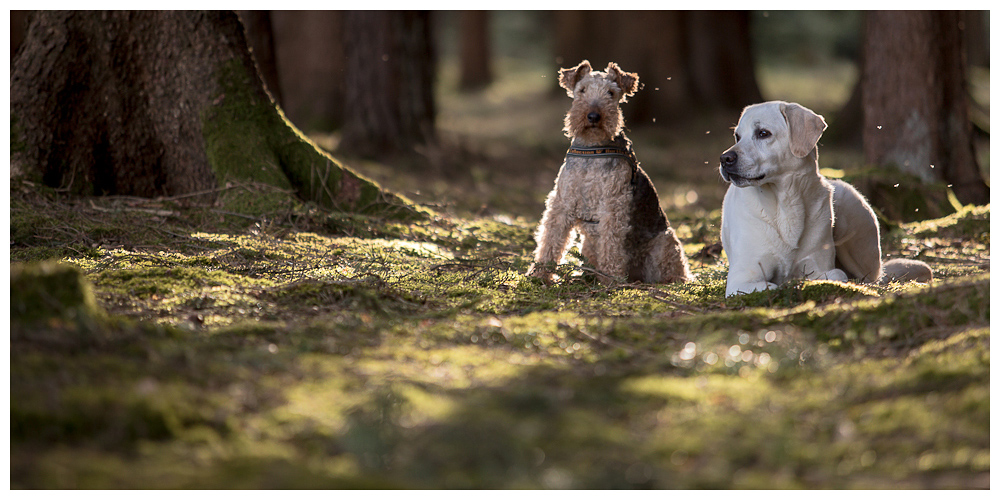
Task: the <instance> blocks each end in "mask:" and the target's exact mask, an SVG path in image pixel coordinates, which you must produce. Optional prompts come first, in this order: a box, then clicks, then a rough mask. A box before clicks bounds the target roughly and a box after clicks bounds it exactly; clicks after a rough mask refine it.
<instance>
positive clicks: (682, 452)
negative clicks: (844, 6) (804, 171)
mask: <svg viewBox="0 0 1000 500" xmlns="http://www.w3.org/2000/svg"><path fill="white" fill-rule="evenodd" d="M498 64H499V65H500V66H499V67H500V68H501V69H503V72H498V74H502V75H503V74H510V75H513V76H512V77H511V78H510V79H506V80H502V81H499V82H497V84H496V85H494V86H493V87H491V88H490V90H488V91H486V92H485V93H483V94H480V95H475V94H456V93H454V92H445V93H443V98H442V100H441V107H442V111H441V115H442V116H441V120H440V127H441V132H442V133H441V135H442V138H443V139H442V143H443V144H442V146H441V147H442V151H440V152H439V153H443V154H430V155H428V158H430V157H433V158H438V159H439V160H440V161H439V162H435V161H430V162H429V164H426V162H425V164H421V163H420V162H416V161H415V162H414V164H415V165H416V166H412V165H411V166H400V165H380V164H376V163H364V162H359V161H353V160H351V163H350V164H351V165H358V166H360V167H359V168H360V169H361V170H362V171H364V172H365V174H366V175H371V176H372V177H373V178H374V179H375V180H376V181H378V182H379V184H381V185H383V186H386V187H387V188H389V189H391V190H392V191H394V192H398V193H401V194H403V195H405V196H406V197H407V198H409V199H414V200H417V201H418V202H422V203H428V204H430V205H433V208H434V213H435V214H437V215H433V214H432V213H431V212H430V211H428V212H427V217H426V218H423V219H421V220H417V221H413V222H403V221H399V220H394V219H390V218H380V217H377V216H373V215H370V214H369V215H358V214H344V213H339V212H331V211H329V210H327V209H325V208H323V207H321V206H319V205H317V204H316V203H314V202H303V201H301V200H300V199H298V198H297V197H295V196H294V195H293V193H292V192H291V191H290V189H288V187H287V186H284V187H281V186H277V187H275V186H270V185H265V184H260V183H255V182H251V181H247V180H241V178H240V177H238V176H234V177H232V178H231V179H229V180H228V181H227V183H226V184H225V185H222V186H220V192H219V198H218V202H217V203H216V204H214V205H212V206H189V205H188V204H186V203H185V200H184V199H157V200H145V199H136V198H126V197H105V198H65V197H64V196H63V195H61V194H60V193H57V192H55V191H52V190H47V189H44V188H42V187H39V186H37V185H33V184H30V183H27V182H16V181H14V182H12V186H11V199H10V209H11V210H10V213H11V240H12V244H11V248H10V255H11V294H12V299H11V310H12V321H11V333H10V392H11V396H10V401H11V411H10V418H11V431H10V436H11V439H10V441H11V443H10V455H11V466H10V470H11V474H10V477H11V486H12V487H13V488H136V489H146V488H168V489H169V488H206V489H216V488H321V489H325V488H380V489H381V488H596V489H605V488H988V487H989V472H990V464H989V452H990V450H989V438H990V432H989V423H990V411H989V402H990V401H989V361H990V360H989V352H990V349H989V347H990V336H989V326H990V317H989V299H990V294H989V285H990V275H989V257H990V235H989V219H990V215H989V207H988V206H987V207H965V208H962V209H960V210H958V211H957V212H956V213H954V214H951V215H948V216H946V217H943V218H939V219H934V220H927V221H917V222H912V223H902V224H901V223H895V222H890V223H888V224H887V225H886V229H885V231H884V233H883V252H884V253H885V254H887V257H907V258H915V259H919V260H922V261H924V262H926V263H928V264H929V265H931V267H932V268H933V269H934V273H935V276H936V279H935V281H934V283H933V284H931V285H918V284H909V285H891V286H887V287H875V286H868V285H861V284H837V283H825V282H807V283H791V284H788V285H786V286H784V287H781V288H779V289H777V290H770V291H765V292H758V293H754V294H750V295H746V296H740V297H734V298H725V297H724V291H725V279H726V260H725V255H724V254H721V255H720V251H719V250H718V249H717V247H715V244H717V243H718V241H719V240H718V231H719V229H718V228H719V223H720V210H719V207H720V206H721V200H722V193H724V190H725V185H724V184H723V183H722V182H721V181H719V179H718V172H717V170H716V168H715V167H714V166H712V162H713V161H717V160H715V158H717V155H718V153H719V152H721V151H723V150H724V149H725V147H727V144H728V143H729V142H731V138H730V134H731V131H729V130H728V129H727V128H726V127H728V126H730V125H732V123H731V122H734V121H735V118H736V117H735V116H732V117H727V118H726V119H723V120H713V119H709V118H707V117H705V118H696V119H693V120H694V121H693V122H691V123H685V124H683V125H678V126H676V127H674V128H669V127H668V126H666V125H663V126H660V125H659V123H658V124H657V127H641V126H635V128H634V130H633V131H632V132H630V134H631V137H632V139H633V141H635V142H636V144H637V148H639V150H638V154H639V157H640V160H641V161H642V164H643V168H644V169H646V170H647V172H649V174H650V176H651V178H652V179H653V182H654V184H655V185H656V186H657V189H658V192H659V194H660V198H661V202H662V205H663V207H664V209H665V210H666V212H667V215H668V217H669V219H670V221H671V224H672V225H673V227H674V228H675V229H676V230H677V233H678V235H679V236H680V238H681V240H682V241H683V242H684V244H685V252H686V253H687V255H688V258H689V261H690V263H691V266H692V270H693V271H694V272H695V273H697V274H698V279H697V280H696V281H694V282H692V283H688V284H680V285H658V286H651V285H635V284H624V283H620V284H616V285H613V286H603V285H601V284H600V283H599V282H598V281H597V280H595V279H593V278H592V277H590V276H587V275H586V274H584V273H582V272H581V270H580V267H579V263H580V262H579V254H578V253H577V252H575V251H573V252H571V257H570V258H569V259H568V263H567V264H566V265H565V266H562V267H561V268H560V269H559V272H560V275H561V276H562V281H561V282H560V283H559V284H558V285H556V286H551V287H545V286H543V285H542V284H541V283H540V282H538V281H536V280H533V279H528V278H526V277H524V272H525V271H526V269H527V267H528V265H529V263H530V259H531V253H532V251H533V250H534V241H533V237H532V234H533V232H534V229H535V224H537V221H538V218H539V217H540V215H541V210H542V201H543V200H544V196H545V194H546V193H547V191H548V190H549V189H551V186H552V180H553V179H554V178H555V174H556V170H557V168H558V166H559V159H560V157H561V155H562V153H563V152H564V150H565V149H564V148H565V137H563V136H562V133H561V132H560V129H561V127H562V123H561V115H562V114H563V113H564V112H565V107H566V105H567V104H568V101H567V100H565V98H563V97H561V96H560V97H558V98H553V97H552V95H551V92H550V91H551V89H550V88H549V86H547V85H542V84H540V83H539V81H538V80H537V79H536V80H530V79H526V78H523V75H524V74H525V73H531V72H533V73H531V74H548V75H551V74H553V73H552V72H553V70H551V68H547V67H546V68H542V69H538V68H534V67H532V68H528V70H525V71H521V73H516V72H515V70H517V67H516V66H512V65H510V62H509V61H506V60H503V59H500V60H498ZM444 69H445V71H443V73H442V74H443V75H444V78H443V81H442V83H441V85H442V86H444V87H447V88H450V87H449V86H453V85H454V82H452V81H451V80H449V78H452V79H457V76H456V75H457V72H455V71H454V68H451V67H447V66H446V67H445V68H444ZM529 70H530V71H529ZM448 75H452V76H448ZM518 75H521V76H520V77H519V76H518ZM764 81H772V82H773V81H776V80H774V79H773V78H772V79H766V78H765V79H764ZM523 82H529V83H528V84H522V83H523ZM525 85H528V86H527V87H526V86H525ZM504 92H507V94H505V93H504ZM508 94H510V95H508ZM770 97H771V98H780V96H770ZM227 100H228V98H227ZM470 109H471V110H472V112H467V113H465V114H462V113H461V110H466V111H469V110H470ZM525 114H530V115H531V116H532V119H531V120H530V121H524V120H514V119H512V117H516V116H519V115H520V116H524V115H525ZM698 120H702V121H698ZM661 122H662V120H661ZM720 123H721V125H720ZM706 132H711V133H706ZM462 134H465V135H462ZM456 138H459V139H456ZM317 142H320V141H317ZM525 144H527V145H528V146H527V147H525ZM987 146H988V144H987ZM822 158H824V160H823V162H824V163H823V165H824V167H827V168H836V169H843V170H845V171H846V175H851V174H853V173H855V172H861V171H863V166H861V165H860V164H859V162H858V160H857V154H856V152H852V151H850V150H848V151H843V150H838V149H836V148H834V147H829V148H827V147H825V146H824V153H823V155H822ZM985 158H987V159H988V151H987V153H986V156H985ZM274 161H275V162H277V163H278V164H280V163H281V161H282V160H281V159H280V158H279V159H275V160H274ZM984 166H988V162H987V163H986V164H984ZM43 302H44V303H45V304H49V305H50V306H52V308H51V309H46V308H39V304H41V303H43Z"/></svg>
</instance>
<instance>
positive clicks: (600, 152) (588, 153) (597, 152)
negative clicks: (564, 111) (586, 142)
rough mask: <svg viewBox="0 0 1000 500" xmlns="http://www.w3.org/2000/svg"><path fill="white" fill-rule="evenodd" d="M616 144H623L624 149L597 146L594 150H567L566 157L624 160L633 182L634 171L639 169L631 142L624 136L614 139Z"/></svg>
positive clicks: (613, 146) (612, 146) (615, 146)
mask: <svg viewBox="0 0 1000 500" xmlns="http://www.w3.org/2000/svg"><path fill="white" fill-rule="evenodd" d="M615 142H616V143H624V144H625V147H621V146H617V145H611V146H598V147H594V148H573V147H571V148H569V149H567V150H566V156H567V157H570V156H576V157H581V158H624V159H625V161H627V162H628V164H629V166H631V167H632V178H633V180H635V171H636V170H638V169H639V160H638V159H636V157H635V151H633V150H632V141H629V140H628V139H627V138H625V137H624V136H618V137H615Z"/></svg>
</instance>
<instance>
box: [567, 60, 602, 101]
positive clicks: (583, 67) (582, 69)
mask: <svg viewBox="0 0 1000 500" xmlns="http://www.w3.org/2000/svg"><path fill="white" fill-rule="evenodd" d="M593 69H594V68H591V67H590V61H588V60H586V59H584V60H583V62H581V63H580V64H577V65H576V66H574V67H572V68H569V69H566V68H562V69H560V70H559V86H560V87H562V88H564V89H566V94H567V95H568V96H570V97H573V89H574V88H576V83H577V82H579V81H580V79H581V78H583V77H585V76H587V75H589V74H590V72H591V70H593Z"/></svg>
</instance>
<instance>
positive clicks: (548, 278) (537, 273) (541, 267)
mask: <svg viewBox="0 0 1000 500" xmlns="http://www.w3.org/2000/svg"><path fill="white" fill-rule="evenodd" d="M554 271H555V266H553V265H552V264H551V263H543V264H539V263H537V262H536V263H534V264H532V265H531V267H530V268H528V272H527V273H525V274H526V275H527V276H531V277H533V278H539V279H541V280H542V281H543V282H544V283H545V284H546V285H551V284H552V283H554V282H555V280H556V275H555V273H554Z"/></svg>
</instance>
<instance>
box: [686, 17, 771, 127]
mask: <svg viewBox="0 0 1000 500" xmlns="http://www.w3.org/2000/svg"><path fill="white" fill-rule="evenodd" d="M685 27H686V31H687V46H688V51H687V54H688V57H687V61H688V63H687V70H688V74H689V75H690V79H691V91H692V94H693V96H694V97H695V99H696V100H697V102H698V103H699V104H701V105H702V106H703V107H719V108H722V109H743V108H744V107H745V106H748V105H750V104H754V103H758V102H760V101H763V100H764V99H763V97H761V94H760V87H758V86H757V77H756V74H755V72H754V64H753V53H752V51H751V50H750V13H749V12H745V11H743V12H736V11H689V12H685ZM720 33H725V35H724V36H720V35H719V34H720Z"/></svg>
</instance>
